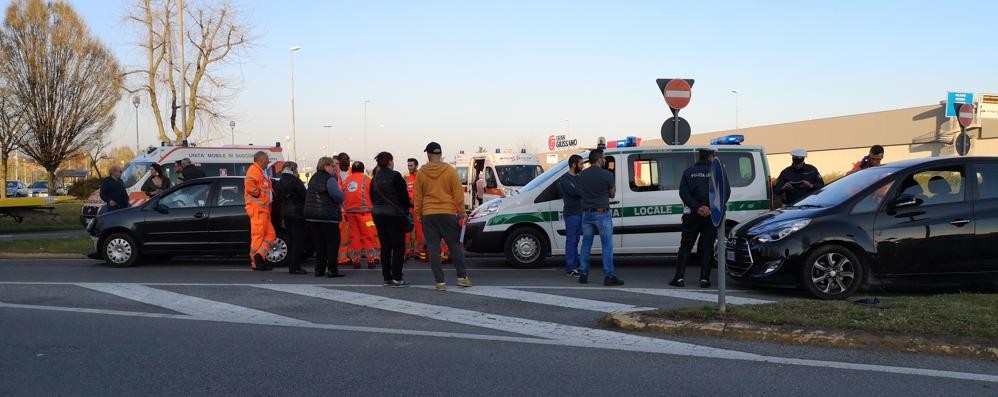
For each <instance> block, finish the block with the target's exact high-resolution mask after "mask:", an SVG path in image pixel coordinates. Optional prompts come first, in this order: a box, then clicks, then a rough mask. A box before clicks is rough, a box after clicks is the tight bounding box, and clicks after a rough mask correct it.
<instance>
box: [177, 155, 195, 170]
mask: <svg viewBox="0 0 998 397" xmlns="http://www.w3.org/2000/svg"><path fill="white" fill-rule="evenodd" d="M191 164H194V163H192V162H191V159H189V158H186V157H185V158H184V159H183V160H180V165H181V166H182V167H184V168H187V167H190V166H191Z"/></svg>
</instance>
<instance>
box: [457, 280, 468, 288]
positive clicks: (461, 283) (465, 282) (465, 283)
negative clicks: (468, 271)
mask: <svg viewBox="0 0 998 397" xmlns="http://www.w3.org/2000/svg"><path fill="white" fill-rule="evenodd" d="M457 285H458V286H459V287H464V288H468V287H470V286H471V279H470V278H467V277H458V278H457Z"/></svg>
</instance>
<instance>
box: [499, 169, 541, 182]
mask: <svg viewBox="0 0 998 397" xmlns="http://www.w3.org/2000/svg"><path fill="white" fill-rule="evenodd" d="M496 173H498V174H499V182H502V184H503V186H524V185H526V184H528V183H530V181H532V180H534V178H537V177H538V176H540V175H541V174H542V173H544V169H543V168H541V166H539V165H497V166H496Z"/></svg>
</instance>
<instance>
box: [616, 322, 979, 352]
mask: <svg viewBox="0 0 998 397" xmlns="http://www.w3.org/2000/svg"><path fill="white" fill-rule="evenodd" d="M602 323H603V325H605V326H607V327H611V328H617V329H622V330H627V331H643V332H658V333H664V334H669V335H685V336H712V337H726V338H735V339H742V340H757V341H768V342H783V343H793V344H798V345H816V346H824V347H845V348H874V349H881V350H896V351H902V352H907V353H933V354H941V355H949V356H962V357H974V358H983V359H990V360H998V343H995V342H987V341H981V340H971V339H960V338H956V339H944V338H929V337H922V336H913V335H896V334H874V333H870V332H864V331H828V330H814V329H806V328H800V327H789V326H773V325H759V324H752V323H744V322H736V321H691V320H670V319H664V318H660V317H654V316H649V315H646V314H642V313H611V314H609V315H608V316H606V317H605V318H604V319H603V321H602Z"/></svg>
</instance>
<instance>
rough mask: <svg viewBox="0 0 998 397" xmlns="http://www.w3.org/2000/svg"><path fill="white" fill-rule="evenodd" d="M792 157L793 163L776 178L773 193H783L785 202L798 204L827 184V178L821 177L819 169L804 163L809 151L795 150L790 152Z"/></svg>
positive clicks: (778, 194) (785, 203) (786, 203)
mask: <svg viewBox="0 0 998 397" xmlns="http://www.w3.org/2000/svg"><path fill="white" fill-rule="evenodd" d="M790 157H791V159H792V161H793V164H791V165H790V166H789V167H787V168H785V169H784V170H783V172H780V177H779V178H776V183H775V184H774V185H773V194H775V195H777V196H780V195H782V196H783V204H784V205H787V206H789V205H793V204H796V203H797V202H798V201H801V200H803V199H804V198H805V197H807V196H810V195H811V193H814V192H816V191H818V189H821V188H822V187H823V186H825V180H824V179H821V174H820V173H818V169H817V168H816V167H815V166H813V165H811V164H806V163H804V159H805V158H806V157H807V151H805V150H803V149H796V150H793V151H791V152H790Z"/></svg>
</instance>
